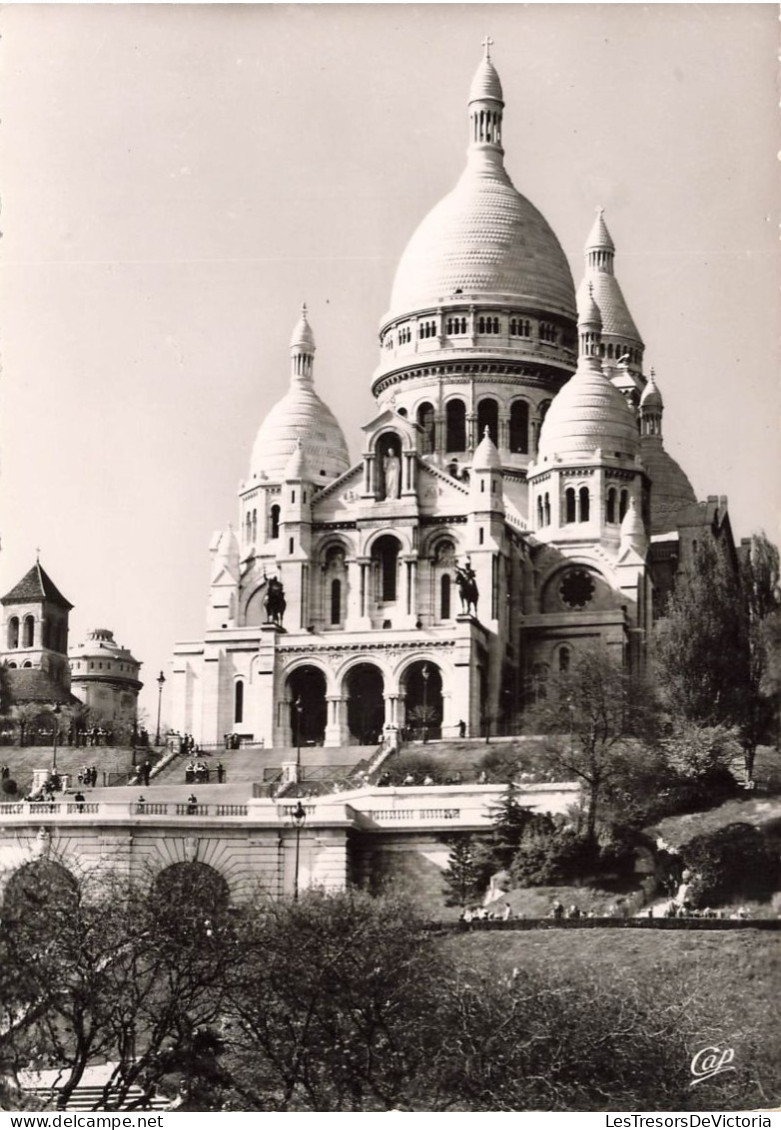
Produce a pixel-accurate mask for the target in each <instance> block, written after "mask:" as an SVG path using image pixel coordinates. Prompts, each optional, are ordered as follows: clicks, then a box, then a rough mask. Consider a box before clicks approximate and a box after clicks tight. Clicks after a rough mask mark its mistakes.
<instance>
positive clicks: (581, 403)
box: [538, 358, 640, 461]
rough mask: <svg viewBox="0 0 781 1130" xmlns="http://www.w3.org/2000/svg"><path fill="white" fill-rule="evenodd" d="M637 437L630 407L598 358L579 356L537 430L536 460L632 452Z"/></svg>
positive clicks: (634, 449) (630, 453)
mask: <svg viewBox="0 0 781 1130" xmlns="http://www.w3.org/2000/svg"><path fill="white" fill-rule="evenodd" d="M639 439H640V437H639V436H638V434H637V422H636V420H635V415H634V412H633V411H632V409H631V408H630V407H629V405H628V404H627V402H626V400H625V399H624V397H623V396H622V395H621V393H620V392H619V391H618V389H617V388H615V386H614V385H612V384H611V383H610V381H609V380H608V379H607V378H606V377H605V375H604V374H603V372H602V369H601V366H600V365H599V362H598V361H596V359H594V358H582V359H581V361H580V363H579V365H578V368H577V371H576V372H575V375H574V376H573V377H571V378H570V379H569V380H568V381H567V383H566V384H565V385H564V387H563V388H562V390H561V392H559V394H558V395H557V396H556V397H554V400H553V403H552V404H551V406H550V408H549V410H548V414H547V415H546V417H545V421H544V423H543V425H542V429H541V431H540V442H539V455H538V461H542V460H544V459H549V460H552V459H555V458H556V457H557V456H558V457H559V458H562V459H566V458H568V457H571V456H575V457H582V456H584V455H592V454H593V453H594V452H595V451H596V450H597V448H600V449H601V450H602V451H603V452H604V453H605V455H608V456H614V455H616V454H617V453H620V454H621V455H636V454H637V451H638V445H639Z"/></svg>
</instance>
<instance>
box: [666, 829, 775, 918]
mask: <svg viewBox="0 0 781 1130" xmlns="http://www.w3.org/2000/svg"><path fill="white" fill-rule="evenodd" d="M683 859H684V862H685V864H686V866H687V867H688V868H689V869H690V870H691V871H692V872H693V873H694V877H693V879H692V882H691V885H690V887H689V898H690V899H691V901H692V902H693V903H694V905H695V906H718V905H719V904H721V903H724V902H729V901H730V900H731V899H732V898H734V897H740V898H744V899H745V898H756V899H766V898H768V897H769V896H770V895H771V894H772V893H773V891H775V889H776V886H777V883H778V879H779V861H778V854H777V852H774V851H773V850H772V848H771V847H770V844H769V843H768V841H767V840H766V839H765V837H764V835H763V834H762V832H761V831H760V830H759V829H758V828H755V827H754V826H753V825H752V824H745V823H736V824H728V825H727V826H726V827H724V828H719V829H718V830H717V831H715V832H707V833H705V834H704V835H702V836H695V837H694V839H692V840H690V841H689V843H688V844H686V845H685V847H684V848H683Z"/></svg>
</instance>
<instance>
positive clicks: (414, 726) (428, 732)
mask: <svg viewBox="0 0 781 1130" xmlns="http://www.w3.org/2000/svg"><path fill="white" fill-rule="evenodd" d="M403 686H404V690H405V691H406V694H405V697H404V720H405V728H406V731H407V736H408V737H410V738H413V739H415V740H418V741H428V740H429V739H430V738H440V737H441V736H442V711H443V706H442V672H441V671H440V669H439V668H438V667H437V665H436V664H435V663H429V662H427V661H425V660H423V661H421V662H419V663H413V664H412V665H411V666H410V667H408V668H407V671H406V672H405V675H404V680H403Z"/></svg>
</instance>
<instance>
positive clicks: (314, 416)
mask: <svg viewBox="0 0 781 1130" xmlns="http://www.w3.org/2000/svg"><path fill="white" fill-rule="evenodd" d="M465 90H466V82H465ZM510 109H512V107H511V108H510ZM504 113H505V103H504V94H503V90H502V84H501V81H500V78H499V74H498V71H497V69H496V66H495V63H494V61H493V60H492V59H491V58H490V55H489V51H488V49H486V50H485V53H484V56H483V58H482V59H481V60H480V62H479V65H478V68H477V72H476V74H475V76H474V79H473V81H472V84H471V87H469V89H468V95H467V97H466V104H465V107H464V123H465V134H466V142H467V152H466V162H465V166H464V170H463V173H462V174H461V176H460V177H459V179H458V181H457V183H456V184H455V185H454V187H453V189H452V190H451V191H450V192H449V193H447V195H446V196H445V197H444V199H442V200H441V201H439V203H435V204H434V205H433V207H431V208H430V209H429V210H428V211H427V212H426V214H425V215H424V217H423V219H422V220H421V222H420V224H419V225H418V227H417V229H416V230H415V231H413V232H412V233H411V235H410V237H409V240H408V243H407V246H406V248H405V250H404V252H403V254H402V255H401V259H400V261H399V263H398V266H397V269H396V272H395V278H394V280H393V284H392V287H391V293H390V299H389V303H388V308H387V312H386V313H385V314H383V315H382V316H381V318H380V322H379V357H378V362H377V366H376V368H375V370H374V372H373V373H371V374H367V375H366V379H367V382H368V383H369V385H370V388H371V391H372V394H373V396H374V399H375V408H374V414H373V416H372V418H371V419H369V420H368V421H367V422H366V424H365V425H364V427H363V429H362V435H361V438H360V444H359V450H360V457H359V459H358V460H357V461H356V462H351V461H350V457H349V454H348V447H347V443H346V441H345V437H344V434H343V432H342V429H341V427H340V425H339V422H338V421H337V419H336V418H335V416H334V415H333V413H332V412H331V410H330V409H329V407H328V406H327V404H326V402H325V400H324V399H323V396H324V395H327V390H326V389H324V388H322V387H320V386H319V384H318V381H317V377H316V366H315V358H316V341H315V333H314V329H313V325H312V322H313V321H314V317H312V318H311V319H310V312H309V311H308V310H307V308H306V307H303V309H302V310H301V312H300V316H299V317H298V320H297V321H296V322H295V326H294V329H293V333H292V336H291V339H290V345H289V364H290V377H289V388H288V391H287V392H286V394H285V395H284V396H283V397H282V399H281V400H280V401H279V402H278V403H277V404H276V405H274V407H273V408H272V409H271V411H270V412H268V414H267V415H266V417H265V419H264V420H262V421H261V424H260V427H259V430H258V434H257V439H256V441H255V444H254V447H253V450H252V453H251V457H250V460H249V469H248V475H247V478H246V479H245V481H244V482H243V483H242V484H241V485H240V488H239V506H238V517H237V521H235V523H234V524H233V526H232V527H231V528H228V529H226V530H225V531H222V532H221V533H220V534H217V535H215V537H214V539H213V540H212V565H211V584H210V589H209V602H208V610H207V622H206V631H205V633H204V636H203V639H201V640H196V641H193V642H189V643H183V644H181V645H178V646H177V648H176V655H175V663H174V675H173V726H174V729H177V730H179V731H180V732H182V733H190V734H194V735H195V736H196V737H197V739H198V740H200V741H201V742H202V743H213V742H219V741H220V740H221V739H222V736H223V735H224V734H225V733H238V734H241V735H242V736H243V738H244V739H245V740H246V741H253V742H257V743H259V744H261V743H262V744H264V745H265V746H266V747H267V748H268V747H290V746H291V745H294V744H295V743H296V741H297V740H298V739H301V737H302V735H303V736H304V738H305V741H306V743H308V744H310V745H315V746H319V745H323V746H331V747H342V748H347V747H349V746H351V745H361V746H362V745H365V744H368V745H372V744H374V743H377V742H380V741H381V742H383V743H386V744H393V743H394V742H395V741H396V740H397V739H398V736H399V735H400V734H402V733H404V732H409V730H410V727H411V726H412V725H413V724H414V723H415V720H416V719H418V720H419V719H420V717H421V716H422V714H423V713H425V714H426V716H427V718H428V723H429V725H428V729H429V732H430V735H431V736H432V737H433V736H434V735H437V736H439V737H443V738H456V737H458V736H463V734H464V733H466V734H468V735H470V736H474V735H477V734H480V733H482V732H483V731H484V728H485V725H486V719H487V718H490V719H491V724H492V725H493V726H494V728H495V730H496V731H497V732H498V731H501V730H502V729H504V731H505V732H516V730H515V729H514V728H516V727H517V726H518V724H519V719H520V716H521V714H522V712H523V710H524V708H525V706H526V705H528V703H529V702H530V701H532V700H533V699H534V697H535V695H537V694H539V693H540V677H539V672H540V671H547V670H555V669H557V668H556V657H557V655H558V654H559V652H560V650H561V649H562V648H565V649H568V650H567V654H569V653H570V650H571V649H572V648H577V645H578V642H579V641H582V640H583V639H584V638H586V637H587V638H588V639H589V640H590V641H592V642H596V641H598V642H601V643H602V644H604V645H605V646H606V647H607V648H608V649H610V650H612V651H613V652H614V653H615V654H616V655H620V656H621V657H622V658H623V659H624V661H625V662H626V663H628V664H631V665H632V666H633V667H634V668H636V669H642V667H643V665H644V664H645V662H646V649H647V640H648V635H649V632H650V629H651V626H652V622H653V619H654V616H655V614H656V613H657V612H658V609H659V608H660V607H661V606H662V605H663V603H664V600H665V597H666V594H667V592H668V591H669V589H670V586H671V584H672V577H673V570H672V568H671V561H673V560H675V561H676V562H680V563H682V564H685V562H686V561H687V560H688V559H689V557H690V555H691V552H692V546H693V545H695V544H696V542H697V540H698V539H700V540H702V539H705V538H707V537H719V536H721V532H722V531H723V530H725V529H726V528H727V517H726V503H725V500H724V499H719V498H717V497H715V496H714V497H711V498H709V499H708V500H706V501H700V502H698V501H697V498H696V496H695V494H694V491H693V489H692V487H691V484H690V483H689V480H688V479H687V477H686V475H685V473H684V472H683V470H682V469H681V468H680V467H679V466H678V464H677V463H676V462H675V461H674V460H673V459H672V458H671V457H670V456H669V454H668V453H667V452H666V451H665V448H664V439H663V427H662V421H663V413H664V405H663V400H662V395H661V392H660V384H661V381H660V380H658V379H657V378H656V376H655V374H654V373H653V370H650V371H646V367H645V364H644V354H645V344H644V342H643V339H642V338H641V336H640V332H639V330H638V328H637V324H636V322H635V319H634V318H633V316H632V314H631V313H630V311H629V307H628V304H627V301H626V299H625V298H624V295H623V293H622V290H621V287H620V285H619V281H618V277H617V274H616V259H617V250H616V245H615V243H614V241H613V238H612V236H611V234H610V231H609V230H608V226H607V220H606V217H605V214H604V212H603V210H602V209H601V208H597V209H596V216H595V218H593V219H592V220H589V218H588V217H584V230H586V231H587V232H588V234H587V237H586V241H585V247H584V262H583V269H582V276H581V279H580V282H579V284H578V286H577V289H576V286H575V283H574V281H573V277H572V272H571V270H570V266H569V263H568V261H567V257H566V256H565V254H564V251H563V249H562V246H561V244H560V242H559V240H558V238H557V236H556V234H555V232H554V231H553V229H552V228H551V226H550V225H549V223H548V222H547V220H546V219H545V217H544V215H543V214H542V212H541V211H540V209H539V208H538V207H537V205H536V204H534V203H532V202H531V201H529V200H528V199H527V198H526V197H525V196H523V195H522V194H521V192H519V191H518V189H517V188H516V187H515V185H514V183H513V180H512V178H511V174H510V171H508V167H509V168H511V167H512V162H513V153H512V152H509V153H508V154H507V157H506V156H505V149H504V140H503V137H504ZM595 204H596V202H595ZM319 316H320V317H326V311H323V312H321V313H320V314H319ZM291 320H294V319H291ZM281 355H282V343H280V358H281ZM335 368H338V366H335ZM272 613H273V614H272ZM424 672H425V677H424ZM302 697H304V698H305V700H306V711H305V719H304V717H302V713H301V711H299V710H298V709H297V704H298V703H300V702H301V700H302Z"/></svg>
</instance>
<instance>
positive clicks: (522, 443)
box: [510, 400, 529, 455]
mask: <svg viewBox="0 0 781 1130" xmlns="http://www.w3.org/2000/svg"><path fill="white" fill-rule="evenodd" d="M510 451H511V452H512V453H513V454H514V455H527V454H528V452H529V405H528V404H527V403H526V401H525V400H515V401H513V403H512V405H511V407H510Z"/></svg>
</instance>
